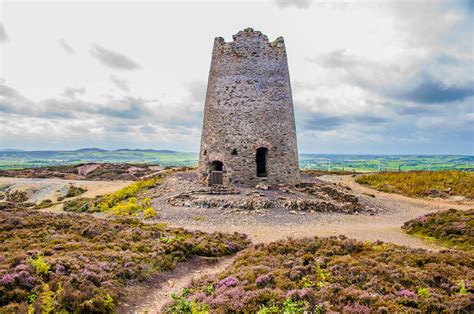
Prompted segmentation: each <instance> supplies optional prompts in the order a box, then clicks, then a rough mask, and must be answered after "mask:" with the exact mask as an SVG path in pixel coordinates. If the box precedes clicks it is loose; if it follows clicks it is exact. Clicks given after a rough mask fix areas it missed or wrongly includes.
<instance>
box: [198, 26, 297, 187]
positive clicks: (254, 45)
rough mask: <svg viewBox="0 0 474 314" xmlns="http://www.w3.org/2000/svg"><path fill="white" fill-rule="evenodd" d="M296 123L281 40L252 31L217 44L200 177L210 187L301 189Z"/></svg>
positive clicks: (200, 159) (201, 154) (205, 110)
mask: <svg viewBox="0 0 474 314" xmlns="http://www.w3.org/2000/svg"><path fill="white" fill-rule="evenodd" d="M298 169H299V168H298V150H297V146H296V130H295V117H294V112H293V100H292V96H291V86H290V75H289V72H288V63H287V57H286V49H285V43H284V41H283V38H282V37H279V38H277V39H276V40H275V41H274V42H269V40H268V38H267V36H265V35H264V34H262V33H261V32H258V31H254V30H253V29H251V28H247V29H245V30H243V31H240V32H238V33H237V34H236V35H234V36H233V41H232V42H225V41H224V39H223V38H222V37H217V38H216V39H215V40H214V48H213V51H212V61H211V69H210V71H209V80H208V85H207V95H206V103H205V108H204V123H203V128H202V135H201V149H200V154H199V173H200V176H201V178H202V179H203V180H204V181H205V182H207V183H208V184H221V183H222V184H228V183H241V184H246V185H255V184H257V183H259V182H266V183H268V184H271V185H273V184H280V183H281V184H297V183H298V181H299V170H298Z"/></svg>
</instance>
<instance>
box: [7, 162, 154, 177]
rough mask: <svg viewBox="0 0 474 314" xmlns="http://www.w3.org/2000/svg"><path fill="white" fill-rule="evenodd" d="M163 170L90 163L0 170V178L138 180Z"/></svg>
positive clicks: (149, 166)
mask: <svg viewBox="0 0 474 314" xmlns="http://www.w3.org/2000/svg"><path fill="white" fill-rule="evenodd" d="M161 170H163V167H160V166H157V165H145V164H110V163H92V164H81V165H63V166H47V167H39V168H27V169H15V170H2V171H0V177H12V178H41V179H47V178H58V179H66V180H94V181H115V180H127V181H130V180H139V179H141V178H144V177H148V176H151V175H153V174H154V173H156V172H159V171H161Z"/></svg>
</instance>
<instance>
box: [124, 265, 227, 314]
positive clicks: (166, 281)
mask: <svg viewBox="0 0 474 314" xmlns="http://www.w3.org/2000/svg"><path fill="white" fill-rule="evenodd" d="M233 260H234V257H226V258H221V259H205V258H194V259H192V260H190V261H188V262H185V263H181V264H178V265H177V267H176V269H174V270H173V271H170V272H165V273H163V274H160V275H158V276H156V277H154V278H153V279H152V280H150V281H147V282H143V283H140V284H139V285H133V286H131V287H129V288H128V290H129V293H130V294H129V298H128V302H127V303H125V304H121V305H120V307H119V309H118V312H119V313H148V314H154V313H160V309H162V308H163V306H164V305H166V304H167V303H168V302H170V301H171V300H172V298H171V294H172V293H175V294H179V292H181V291H182V290H183V289H184V288H185V287H187V286H189V285H190V284H191V282H192V281H193V280H196V279H198V278H200V277H202V276H204V275H207V276H212V275H217V274H218V273H220V272H222V271H223V270H224V269H225V268H226V267H227V266H229V265H231V264H232V261H233Z"/></svg>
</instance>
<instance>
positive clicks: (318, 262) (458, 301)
mask: <svg viewBox="0 0 474 314" xmlns="http://www.w3.org/2000/svg"><path fill="white" fill-rule="evenodd" d="M473 265H474V255H472V254H470V253H466V252H461V251H441V252H431V251H427V250H423V249H412V248H407V247H403V246H398V245H394V244H389V243H383V242H374V243H370V242H359V241H356V240H351V239H347V238H345V237H343V236H340V237H331V238H305V239H299V240H295V239H288V240H282V241H278V242H274V243H270V244H266V245H263V244H258V245H255V246H254V247H251V248H248V249H246V250H244V251H242V252H240V253H239V254H238V255H237V257H236V259H235V260H234V262H233V264H232V265H231V266H230V267H229V268H227V269H226V270H225V271H223V272H222V273H220V274H219V275H217V276H211V277H204V278H201V279H199V280H197V281H195V282H194V283H193V284H192V285H191V286H190V287H188V288H187V289H185V291H183V293H181V294H180V296H179V297H177V298H176V297H175V299H174V300H171V302H170V304H169V305H168V306H167V307H166V308H165V310H166V311H167V312H179V310H178V309H179V308H180V307H181V306H183V305H186V307H187V308H188V309H189V308H193V306H194V307H196V308H206V309H207V310H209V311H210V312H212V313H213V312H216V313H304V312H311V313H326V312H339V313H372V312H383V313H406V312H424V313H429V312H435V313H436V312H458V313H468V312H472V311H473V310H474V304H473V303H472V293H473V292H474V285H473V281H472V278H474V267H473ZM461 282H462V285H461V284H460V283H461ZM209 287H212V289H209ZM461 291H462V293H461Z"/></svg>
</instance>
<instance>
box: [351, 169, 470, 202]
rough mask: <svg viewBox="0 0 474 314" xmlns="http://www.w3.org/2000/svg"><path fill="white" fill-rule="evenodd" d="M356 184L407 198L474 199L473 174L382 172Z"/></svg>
mask: <svg viewBox="0 0 474 314" xmlns="http://www.w3.org/2000/svg"><path fill="white" fill-rule="evenodd" d="M356 181H357V182H358V183H361V184H367V185H369V186H370V187H371V188H374V189H377V190H379V191H383V192H389V193H400V194H404V195H408V196H438V197H446V196H452V195H461V196H465V197H466V198H469V199H474V189H473V188H472V187H473V186H474V173H472V172H461V171H436V172H435V171H414V172H384V173H374V174H367V175H363V176H360V177H358V178H357V179H356Z"/></svg>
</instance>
